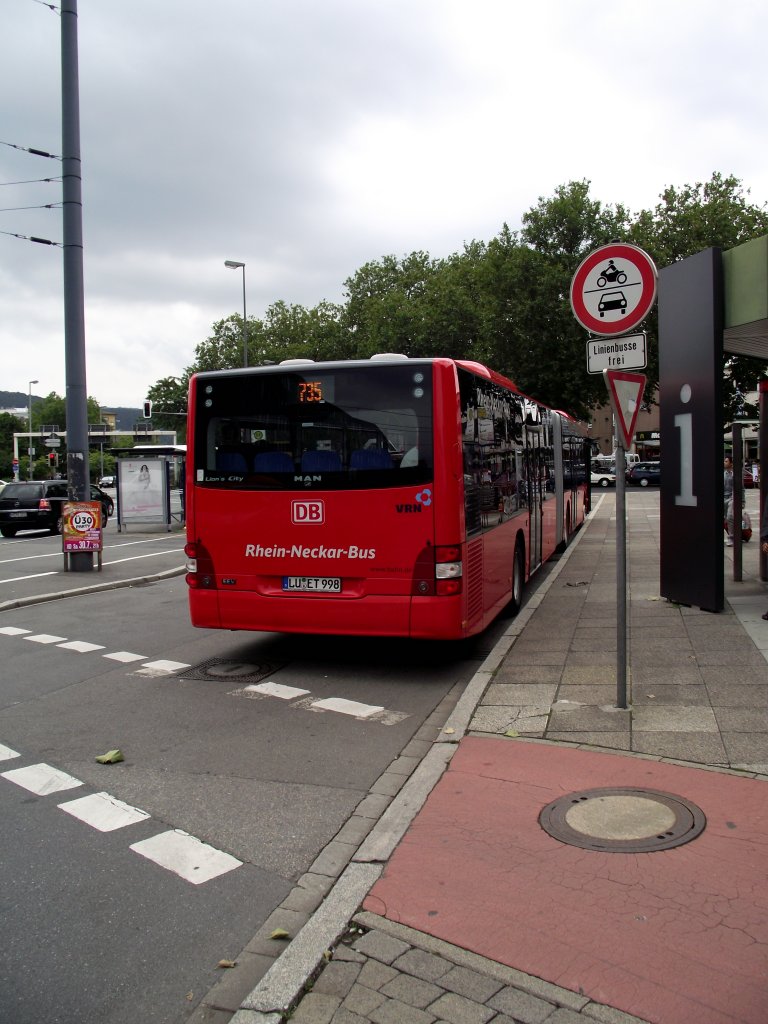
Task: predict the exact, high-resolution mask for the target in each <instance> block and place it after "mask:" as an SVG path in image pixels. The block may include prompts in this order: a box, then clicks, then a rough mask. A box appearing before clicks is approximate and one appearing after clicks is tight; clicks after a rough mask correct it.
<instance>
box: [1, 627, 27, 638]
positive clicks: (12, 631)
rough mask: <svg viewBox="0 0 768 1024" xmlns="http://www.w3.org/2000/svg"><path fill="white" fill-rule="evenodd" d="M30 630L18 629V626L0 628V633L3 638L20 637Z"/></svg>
mask: <svg viewBox="0 0 768 1024" xmlns="http://www.w3.org/2000/svg"><path fill="white" fill-rule="evenodd" d="M31 632H32V630H31V629H20V628H19V627H18V626H0V633H3V634H4V635H5V636H21V635H22V633H31Z"/></svg>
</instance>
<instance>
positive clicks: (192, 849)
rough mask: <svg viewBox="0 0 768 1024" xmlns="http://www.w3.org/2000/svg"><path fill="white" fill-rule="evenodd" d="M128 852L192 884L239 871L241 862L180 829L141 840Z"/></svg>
mask: <svg viewBox="0 0 768 1024" xmlns="http://www.w3.org/2000/svg"><path fill="white" fill-rule="evenodd" d="M130 849H131V850H133V852H134V853H138V854H140V855H141V856H142V857H146V858H147V860H151V861H152V862H153V863H155V864H158V865H159V866H160V867H161V868H165V869H166V870H167V871H172V872H173V873H174V874H176V875H179V876H180V877H181V878H183V879H184V880H185V881H187V882H191V883H192V885H202V883H203V882H209V881H210V880H211V879H212V878H218V877H219V875H223V874H226V873H227V872H228V871H233V870H234V869H235V868H239V867H240V866H241V865H242V863H243V862H242V861H240V860H237V858H236V857H232V856H231V855H230V854H228V853H222V851H221V850H216V849H214V848H213V847H212V846H208V844H207V843H204V842H202V841H201V840H200V839H196V838H195V837H194V836H191V835H189V834H188V833H187V832H182V831H181V829H174V830H173V831H172V832H162V833H161V834H160V835H159V836H153V837H152V838H151V839H142V841H141V842H139V843H133V845H132V846H131V847H130Z"/></svg>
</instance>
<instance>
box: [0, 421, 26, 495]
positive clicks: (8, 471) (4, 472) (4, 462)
mask: <svg viewBox="0 0 768 1024" xmlns="http://www.w3.org/2000/svg"><path fill="white" fill-rule="evenodd" d="M26 429H27V424H26V421H25V420H22V419H21V418H20V417H18V416H14V415H12V414H11V413H9V412H2V413H0V478H1V479H3V480H9V479H10V478H11V476H12V475H13V435H14V434H19V433H21V431H22V430H26Z"/></svg>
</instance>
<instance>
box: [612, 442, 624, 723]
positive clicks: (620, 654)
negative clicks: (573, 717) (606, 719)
mask: <svg viewBox="0 0 768 1024" xmlns="http://www.w3.org/2000/svg"><path fill="white" fill-rule="evenodd" d="M614 432H615V434H616V437H617V439H618V440H617V444H616V706H617V707H619V708H626V707H627V515H626V476H625V473H626V466H627V460H626V456H625V453H624V443H623V441H622V440H621V431H620V430H619V425H618V423H614Z"/></svg>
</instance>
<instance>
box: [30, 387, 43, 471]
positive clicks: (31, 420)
mask: <svg viewBox="0 0 768 1024" xmlns="http://www.w3.org/2000/svg"><path fill="white" fill-rule="evenodd" d="M39 383H40V381H39V380H31V381H30V382H29V401H28V402H27V426H28V427H29V448H28V449H27V455H29V479H30V480H31V479H32V385H33V384H39Z"/></svg>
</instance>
